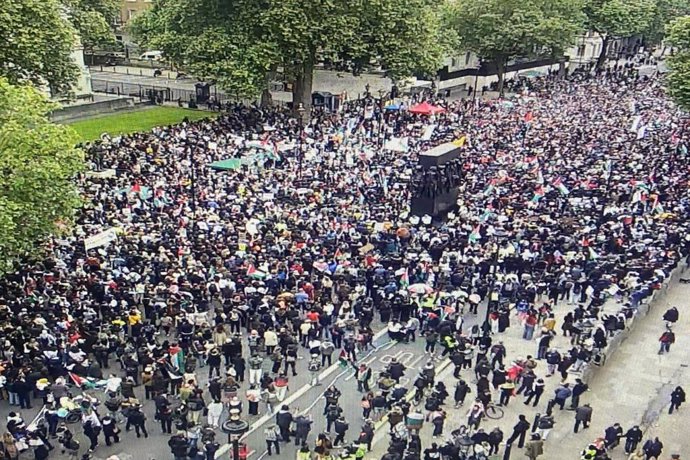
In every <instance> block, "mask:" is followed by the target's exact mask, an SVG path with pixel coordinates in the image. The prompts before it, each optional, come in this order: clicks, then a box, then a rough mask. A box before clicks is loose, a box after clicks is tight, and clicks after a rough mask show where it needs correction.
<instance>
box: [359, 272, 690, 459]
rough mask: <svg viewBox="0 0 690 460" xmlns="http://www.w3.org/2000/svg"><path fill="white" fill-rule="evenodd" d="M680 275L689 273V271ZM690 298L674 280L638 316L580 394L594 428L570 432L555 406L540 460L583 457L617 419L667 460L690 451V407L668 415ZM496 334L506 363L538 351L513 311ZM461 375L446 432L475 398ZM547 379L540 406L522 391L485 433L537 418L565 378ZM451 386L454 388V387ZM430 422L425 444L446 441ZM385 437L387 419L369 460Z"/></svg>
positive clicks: (561, 312) (563, 340) (680, 373)
mask: <svg viewBox="0 0 690 460" xmlns="http://www.w3.org/2000/svg"><path fill="white" fill-rule="evenodd" d="M683 276H684V277H686V276H687V272H686V275H683ZM688 298H690V285H687V284H674V285H670V287H669V290H668V293H667V295H666V296H659V297H658V298H657V299H655V301H654V302H653V303H652V308H651V311H650V313H649V314H648V315H647V316H645V317H640V318H637V319H636V320H635V323H634V325H633V327H632V328H631V329H632V330H631V331H629V332H628V334H629V335H628V336H627V337H626V338H625V339H624V341H623V342H622V344H621V346H620V348H619V349H618V350H617V351H615V353H614V354H613V355H612V356H610V357H609V358H608V359H607V361H606V364H605V365H604V366H603V367H597V368H596V369H595V370H594V373H593V377H592V378H591V380H590V381H589V385H590V390H591V391H589V392H587V393H585V394H584V395H583V396H582V398H581V401H580V404H585V403H590V404H591V405H592V407H593V418H592V424H591V427H590V428H589V429H587V430H580V432H579V433H577V434H575V433H573V427H574V413H573V412H572V411H569V410H564V411H559V410H555V411H554V416H555V421H556V425H555V427H554V429H553V430H552V431H551V433H550V434H549V436H548V440H547V442H546V443H545V453H544V455H543V457H540V459H543V460H555V459H558V460H578V459H580V452H581V451H582V449H584V448H585V447H586V446H587V444H588V443H589V442H592V441H593V440H595V439H596V438H597V437H601V436H603V434H604V430H605V429H606V428H607V427H609V426H611V425H613V423H615V422H619V423H620V424H621V425H622V426H623V428H624V430H627V429H628V428H630V427H632V426H633V425H635V424H637V425H640V427H641V428H642V430H643V431H644V432H645V438H644V440H647V439H649V438H650V437H654V436H658V437H659V438H660V439H661V441H662V442H663V443H664V446H665V448H664V453H663V455H662V457H661V458H663V459H666V458H670V457H671V454H673V453H680V454H685V455H687V452H690V437H688V436H687V427H688V426H690V407H688V406H687V405H684V406H683V407H682V408H681V409H680V411H678V412H677V413H675V414H674V415H668V407H669V401H670V399H669V398H670V397H669V395H670V393H671V391H673V389H674V388H675V387H676V385H681V386H684V387H685V390H686V392H688V390H690V385H688V383H687V382H688V379H689V378H690V355H689V354H688V344H689V343H690V341H689V340H688V337H690V307H688V303H687V299H688ZM671 306H677V307H678V308H679V310H680V320H679V321H678V323H677V324H676V325H675V326H674V329H675V333H676V344H675V345H674V346H673V347H672V348H671V352H670V353H669V354H666V355H658V354H657V352H658V349H659V343H658V338H659V336H660V335H661V332H663V328H664V323H663V321H662V320H661V316H662V315H663V313H664V312H665V311H666V310H667V309H668V308H670V307H671ZM573 308H574V305H566V304H564V303H561V304H560V305H559V306H558V307H557V308H556V309H555V313H556V317H557V319H558V324H559V325H560V324H562V319H563V316H565V314H566V313H568V312H569V311H571V310H572V309H573ZM619 308H620V304H619V303H617V302H616V301H615V300H609V301H608V302H607V303H606V304H605V311H606V312H607V313H613V312H615V311H617V310H618V309H619ZM558 331H559V335H558V336H557V337H556V339H555V343H554V346H555V347H556V348H557V349H558V350H559V351H561V352H562V353H563V352H565V351H566V350H568V349H569V348H570V339H569V338H568V337H563V336H562V335H560V329H558ZM494 340H502V341H503V343H504V344H505V346H506V349H507V352H508V353H507V357H506V358H507V359H506V363H510V362H511V360H513V359H516V358H518V357H524V356H526V355H527V354H532V355H534V354H535V353H536V347H537V345H536V342H535V341H534V340H532V341H527V340H523V339H522V327H521V326H520V325H519V324H518V321H517V318H516V317H515V316H511V327H510V328H508V329H507V330H506V332H505V333H503V334H499V335H497V336H495V337H494ZM452 368H453V366H449V367H448V368H447V369H446V370H445V371H444V372H442V373H440V374H439V378H440V379H441V380H443V381H444V382H445V384H446V387H447V388H449V389H451V388H453V387H454V386H455V383H456V382H457V379H455V378H454V377H453V375H452ZM536 373H537V376H538V377H545V374H546V364H545V363H544V361H540V362H539V365H538V367H537V369H536ZM461 376H462V378H464V379H465V380H466V381H467V382H471V383H472V385H471V388H472V393H470V394H469V395H468V399H467V400H466V402H465V406H464V407H461V408H459V409H454V408H453V407H452V405H447V407H446V410H447V412H448V418H447V420H446V423H445V428H444V434H445V435H447V434H448V433H450V432H451V431H452V430H454V429H456V428H458V427H459V426H461V425H466V424H467V411H468V409H469V408H468V405H469V401H472V399H471V398H473V397H474V396H475V388H476V387H475V385H474V383H475V379H474V373H473V372H472V371H463V372H462V374H461ZM580 376H581V374H578V373H570V375H569V376H568V381H569V382H570V383H571V385H572V384H574V383H575V379H576V378H578V377H580ZM545 381H546V390H545V392H544V395H543V396H542V399H541V402H540V403H539V405H538V407H536V408H533V407H532V406H525V405H524V404H523V397H520V396H518V397H517V398H513V400H511V402H510V404H509V405H508V407H506V408H505V416H504V417H503V418H502V419H500V420H486V419H485V420H484V421H483V422H482V424H481V426H480V427H481V428H483V429H484V430H486V431H487V432H488V431H491V430H492V429H493V428H494V427H500V428H501V430H502V431H503V432H504V434H505V438H504V439H506V438H507V437H508V436H509V435H510V433H511V432H512V428H513V426H514V425H515V423H516V422H517V419H518V415H520V414H524V415H525V416H526V417H527V420H529V421H530V422H532V421H533V420H534V416H535V414H536V413H537V412H540V413H544V411H545V409H546V404H547V402H548V400H549V399H550V398H551V397H552V395H553V392H554V390H555V389H556V387H557V386H558V385H559V384H560V383H561V381H560V378H558V374H556V375H554V376H553V377H550V378H545ZM449 392H450V393H451V394H452V391H451V390H449ZM493 400H494V401H497V400H498V393H497V392H494V393H493ZM432 428H433V427H432V426H431V424H430V423H425V425H424V428H423V429H422V436H421V438H422V446H423V449H425V448H427V447H429V446H430V444H431V442H439V443H440V442H442V440H434V439H432V437H431V432H432ZM388 441H389V436H388V426H387V425H386V426H384V427H382V428H381V429H380V430H378V431H377V433H376V436H375V438H374V449H373V451H372V453H371V454H370V455H369V456H367V457H366V460H375V459H379V458H381V456H382V455H383V454H384V453H385V452H386V449H387V447H388ZM503 449H504V448H503V447H502V448H501V452H500V454H501V456H500V457H497V458H503V453H504V451H503ZM510 458H512V459H520V458H524V453H523V452H521V449H518V448H517V447H516V446H513V449H512V455H511V457H510ZM611 458H612V459H613V460H625V459H627V456H625V455H624V453H623V448H622V446H619V447H618V448H616V449H614V450H613V452H612V453H611ZM681 458H684V457H681ZM492 460H493V459H492Z"/></svg>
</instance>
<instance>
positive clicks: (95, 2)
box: [61, 0, 120, 49]
mask: <svg viewBox="0 0 690 460" xmlns="http://www.w3.org/2000/svg"><path fill="white" fill-rule="evenodd" d="M61 2H62V4H63V6H64V10H65V11H66V14H67V17H68V18H69V20H70V22H71V23H72V25H73V26H74V27H75V28H76V29H77V32H78V33H79V39H80V40H81V42H82V44H83V45H84V48H87V49H93V48H95V47H101V46H106V45H112V44H114V43H115V34H114V32H113V24H114V23H115V20H116V18H117V17H118V15H119V12H120V4H119V2H118V1H117V0H61Z"/></svg>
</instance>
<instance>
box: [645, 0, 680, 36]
mask: <svg viewBox="0 0 690 460" xmlns="http://www.w3.org/2000/svg"><path fill="white" fill-rule="evenodd" d="M688 14H690V0H655V4H654V11H653V14H652V18H651V20H650V21H649V24H648V25H647V28H646V29H645V30H644V32H643V33H644V38H645V43H646V44H647V45H658V44H660V43H662V41H663V40H664V36H665V31H666V26H667V25H669V24H670V23H671V21H673V20H674V19H676V18H678V17H681V16H686V15H688Z"/></svg>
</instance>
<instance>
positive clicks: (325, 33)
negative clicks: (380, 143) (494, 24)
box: [131, 0, 443, 112]
mask: <svg viewBox="0 0 690 460" xmlns="http://www.w3.org/2000/svg"><path fill="white" fill-rule="evenodd" d="M131 27H132V31H133V32H134V34H135V36H137V37H138V38H139V40H140V41H141V42H142V43H143V44H144V45H146V46H148V47H150V48H157V49H162V50H163V51H164V52H165V54H166V55H167V56H168V57H169V58H170V59H171V60H173V61H174V62H177V63H179V64H181V65H184V66H185V68H188V69H189V70H190V71H192V72H193V73H195V74H196V75H198V76H200V77H204V78H209V79H213V80H215V81H217V82H218V83H219V84H220V85H221V86H223V87H224V88H225V89H226V90H228V91H229V92H231V93H233V92H234V93H236V94H237V95H239V96H247V97H255V96H257V95H258V94H259V93H260V92H261V91H262V90H265V89H266V88H267V82H268V79H269V78H270V76H271V75H272V74H273V73H274V72H275V71H277V70H279V69H280V70H282V72H283V73H284V75H285V76H286V77H287V79H288V80H289V81H291V82H292V83H293V100H294V101H295V103H302V104H303V105H304V106H305V108H307V109H308V108H309V106H310V105H311V97H310V95H311V85H312V79H313V72H314V67H315V65H316V64H317V63H318V62H321V61H326V62H335V63H339V64H340V65H341V66H342V67H343V68H346V69H348V70H350V71H353V72H361V71H363V70H365V69H369V68H376V67H381V68H383V69H385V70H386V71H387V72H388V74H389V75H390V76H391V77H392V78H401V77H406V76H411V75H412V74H414V73H418V72H421V73H428V74H430V73H433V72H435V71H436V69H437V68H438V66H439V65H440V62H441V58H442V43H443V41H442V40H441V37H442V35H441V33H440V24H439V17H438V14H437V12H436V9H435V7H434V2H433V1H431V0H367V1H363V0H262V1H252V0H235V1H232V2H230V1H229V0H198V1H191V0H159V1H158V2H156V3H155V4H154V7H153V8H152V9H151V10H149V11H148V12H146V13H144V14H142V15H140V16H139V17H137V18H136V19H135V20H134V21H133V24H132V26H131ZM307 112H308V110H307Z"/></svg>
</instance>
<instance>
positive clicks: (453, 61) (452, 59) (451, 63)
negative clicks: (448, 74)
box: [450, 58, 458, 69]
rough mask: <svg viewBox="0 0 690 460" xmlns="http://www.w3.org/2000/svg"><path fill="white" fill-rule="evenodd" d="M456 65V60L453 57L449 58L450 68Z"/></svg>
mask: <svg viewBox="0 0 690 460" xmlns="http://www.w3.org/2000/svg"><path fill="white" fill-rule="evenodd" d="M457 66H458V60H457V59H455V58H450V67H451V68H452V69H454V68H456V67H457Z"/></svg>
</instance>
